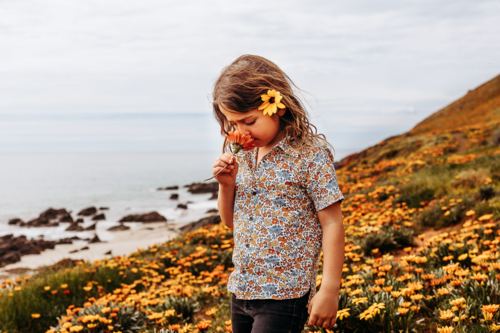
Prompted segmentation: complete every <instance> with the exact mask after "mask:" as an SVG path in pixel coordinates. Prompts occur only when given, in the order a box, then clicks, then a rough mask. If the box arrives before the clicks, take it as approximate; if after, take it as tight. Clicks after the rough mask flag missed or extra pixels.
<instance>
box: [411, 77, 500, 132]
mask: <svg viewBox="0 0 500 333" xmlns="http://www.w3.org/2000/svg"><path fill="white" fill-rule="evenodd" d="M499 119H500V75H498V76H497V77H495V78H494V79H492V80H490V81H488V82H486V83H484V84H482V85H480V86H479V87H477V88H476V89H473V90H469V92H468V93H467V94H466V95H465V96H464V97H462V98H460V99H458V100H456V101H455V102H453V103H451V104H450V105H448V106H446V107H445V108H443V109H441V110H439V111H437V112H436V113H434V114H432V115H431V116H429V117H427V118H426V119H424V120H423V121H421V122H420V123H418V124H417V125H416V126H415V127H414V128H413V129H412V130H411V131H410V134H422V133H429V132H434V133H436V134H437V133H443V132H446V131H462V130H467V129H468V128H470V127H473V126H482V125H484V124H486V123H489V122H493V123H495V124H498V120H499Z"/></svg>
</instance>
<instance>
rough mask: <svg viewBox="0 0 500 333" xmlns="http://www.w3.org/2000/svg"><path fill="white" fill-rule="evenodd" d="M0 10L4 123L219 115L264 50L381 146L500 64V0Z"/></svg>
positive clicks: (104, 2) (327, 118)
mask: <svg viewBox="0 0 500 333" xmlns="http://www.w3.org/2000/svg"><path fill="white" fill-rule="evenodd" d="M0 12H2V22H0V45H2V52H0V122H1V121H2V116H3V117H5V115H7V114H57V113H62V114H74V115H76V114H87V113H118V114H123V113H127V112H133V113H138V112H139V113H140V112H147V113H150V112H153V113H154V112H158V113H183V112H204V113H208V112H210V104H209V102H208V96H209V94H210V89H211V86H212V83H213V80H214V79H215V77H216V76H217V75H218V73H219V72H220V70H221V69H222V67H223V66H225V65H228V64H229V63H230V62H231V61H232V60H233V59H234V58H236V57H237V56H239V55H241V54H244V53H253V54H259V55H262V56H265V57H268V58H269V59H271V60H273V61H275V62H276V63H277V64H278V65H280V66H281V67H282V68H283V69H284V70H285V71H286V72H287V73H288V74H289V76H290V77H292V79H293V80H294V81H295V82H296V83H297V84H298V85H299V87H301V88H303V89H304V90H306V91H307V92H309V93H310V94H311V95H312V97H310V98H309V101H310V103H311V105H312V106H313V110H312V114H313V115H315V116H316V117H317V118H316V119H318V121H319V123H322V122H323V123H324V124H325V127H328V128H330V129H331V130H332V131H333V130H336V126H340V125H339V124H342V126H350V128H349V129H348V132H346V133H356V135H357V137H356V139H354V137H353V139H352V142H358V143H356V144H357V145H370V144H372V142H370V141H368V140H372V138H371V137H368V136H366V140H365V141H362V140H361V141H360V139H359V136H361V137H363V136H364V135H365V134H364V133H368V132H370V131H372V132H373V131H375V132H377V133H378V131H380V129H381V127H380V126H382V125H381V124H385V125H384V126H386V127H383V130H384V131H385V132H387V133H386V134H387V136H389V135H392V134H394V133H400V132H402V131H404V130H407V129H409V128H411V127H412V125H414V124H415V123H416V122H418V121H419V120H421V119H423V118H425V117H426V116H427V115H429V114H431V113H432V112H434V111H436V110H438V109H439V108H441V107H444V106H445V105H446V104H448V103H449V102H451V101H453V100H455V99H456V98H459V97H460V96H462V95H463V94H465V93H466V92H467V90H468V89H471V88H474V87H475V86H477V85H479V84H481V83H483V82H485V81H486V80H488V79H490V78H492V77H494V76H495V75H497V74H498V73H500V61H499V59H500V34H498V31H499V30H500V20H498V17H499V15H500V3H499V2H498V1H495V0H489V1H487V0H484V1H473V0H469V1H431V0H423V1H405V2H401V1H388V0H386V1H377V2H373V1H356V2H332V1H326V0H325V1H308V2H304V1H298V0H294V1H283V0H281V1H273V2H268V1H260V0H259V1H252V2H234V1H202V0H195V1H160V0H150V1H147V2H144V1H143V2H137V1H131V0H120V1H118V0H116V1H115V0H113V1H110V0H100V1H73V2H67V1H60V0H59V1H55V0H52V1H50V0H43V1H42V0H36V1H19V0H10V1H2V2H0ZM395 115H397V117H395ZM109 125H110V126H114V125H113V123H109ZM377 126H378V127H377ZM342 130H346V129H345V128H343V129H342ZM47 135H50V133H47ZM346 135H347V134H346ZM349 135H351V134H349ZM352 135H354V134H352ZM146 141H147V140H146ZM347 142H348V140H347ZM346 147H348V148H352V146H350V145H347V146H346ZM359 148H362V146H360V147H359Z"/></svg>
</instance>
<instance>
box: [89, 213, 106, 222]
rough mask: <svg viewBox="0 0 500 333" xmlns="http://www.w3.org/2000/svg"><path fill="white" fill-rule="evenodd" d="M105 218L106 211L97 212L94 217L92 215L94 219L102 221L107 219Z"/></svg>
mask: <svg viewBox="0 0 500 333" xmlns="http://www.w3.org/2000/svg"><path fill="white" fill-rule="evenodd" d="M105 219H106V215H104V213H101V214H97V215H95V216H94V217H92V221H101V220H105Z"/></svg>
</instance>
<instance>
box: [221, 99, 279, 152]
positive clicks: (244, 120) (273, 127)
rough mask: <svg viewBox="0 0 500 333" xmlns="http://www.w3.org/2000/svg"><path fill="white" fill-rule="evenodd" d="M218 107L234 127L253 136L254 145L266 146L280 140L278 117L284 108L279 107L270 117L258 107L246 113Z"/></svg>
mask: <svg viewBox="0 0 500 333" xmlns="http://www.w3.org/2000/svg"><path fill="white" fill-rule="evenodd" d="M220 109H221V112H222V113H223V114H224V116H225V117H226V119H227V121H229V122H230V123H231V124H232V125H233V126H234V127H235V129H237V130H238V131H240V132H241V133H243V134H247V135H250V136H252V138H254V140H255V141H254V145H255V146H256V147H267V146H270V145H274V144H276V143H278V142H279V140H281V131H280V119H279V117H281V116H283V115H284V114H285V112H286V109H280V110H279V111H278V112H277V113H276V114H274V115H272V116H271V117H270V116H268V115H264V113H263V111H262V110H258V109H255V110H252V111H250V112H247V113H241V112H235V111H231V110H227V109H224V108H222V107H221V108H220Z"/></svg>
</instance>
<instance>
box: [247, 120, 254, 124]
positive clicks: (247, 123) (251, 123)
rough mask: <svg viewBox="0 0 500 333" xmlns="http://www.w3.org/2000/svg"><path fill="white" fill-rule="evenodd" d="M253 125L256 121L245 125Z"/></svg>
mask: <svg viewBox="0 0 500 333" xmlns="http://www.w3.org/2000/svg"><path fill="white" fill-rule="evenodd" d="M253 124H255V120H254V121H252V122H250V123H245V125H253Z"/></svg>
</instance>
